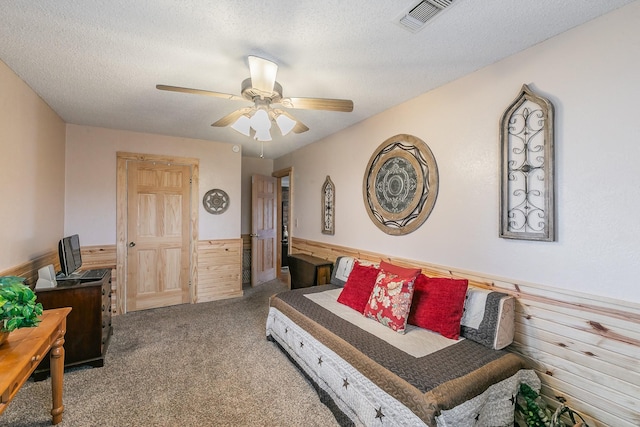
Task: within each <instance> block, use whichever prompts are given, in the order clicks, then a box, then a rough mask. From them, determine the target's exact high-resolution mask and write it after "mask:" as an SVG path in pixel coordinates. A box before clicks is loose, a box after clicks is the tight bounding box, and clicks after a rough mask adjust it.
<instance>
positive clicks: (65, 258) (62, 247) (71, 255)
mask: <svg viewBox="0 0 640 427" xmlns="http://www.w3.org/2000/svg"><path fill="white" fill-rule="evenodd" d="M58 255H59V257H60V267H61V269H62V274H64V275H65V276H69V275H71V274H72V273H73V272H75V271H76V270H78V269H79V268H80V267H81V266H82V256H81V254H80V238H79V237H78V235H77V234H74V235H72V236H67V237H65V238H63V239H62V240H60V243H58Z"/></svg>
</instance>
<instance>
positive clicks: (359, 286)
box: [338, 261, 380, 313]
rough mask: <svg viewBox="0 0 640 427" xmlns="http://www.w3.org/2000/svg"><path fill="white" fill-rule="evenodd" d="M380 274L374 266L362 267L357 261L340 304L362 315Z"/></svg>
mask: <svg viewBox="0 0 640 427" xmlns="http://www.w3.org/2000/svg"><path fill="white" fill-rule="evenodd" d="M379 272H380V270H379V269H378V268H377V267H375V266H373V265H361V264H360V263H359V262H358V261H356V262H355V264H354V265H353V269H352V270H351V273H349V277H348V278H347V282H346V283H345V284H344V288H343V289H342V292H340V296H339V297H338V302H339V303H341V304H344V305H347V306H349V307H351V308H353V309H354V310H358V311H359V312H360V313H362V312H363V311H364V307H365V306H366V305H367V302H368V301H369V296H370V295H371V291H373V286H374V285H375V284H376V277H378V273H379Z"/></svg>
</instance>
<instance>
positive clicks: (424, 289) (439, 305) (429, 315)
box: [409, 274, 469, 340]
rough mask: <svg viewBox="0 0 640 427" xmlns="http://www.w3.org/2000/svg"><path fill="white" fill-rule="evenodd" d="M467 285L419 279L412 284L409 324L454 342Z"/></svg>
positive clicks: (430, 278)
mask: <svg viewBox="0 0 640 427" xmlns="http://www.w3.org/2000/svg"><path fill="white" fill-rule="evenodd" d="M468 285H469V282H468V281H467V280H466V279H449V278H446V277H427V276H425V275H424V274H421V275H419V276H418V278H417V279H416V281H415V284H414V294H413V303H412V305H411V311H410V313H409V324H411V325H416V326H419V327H421V328H425V329H429V330H431V331H434V332H439V333H440V334H441V335H442V336H444V337H447V338H451V339H454V340H457V339H458V336H459V335H460V319H461V318H462V312H463V309H464V299H465V296H466V295H467V286H468Z"/></svg>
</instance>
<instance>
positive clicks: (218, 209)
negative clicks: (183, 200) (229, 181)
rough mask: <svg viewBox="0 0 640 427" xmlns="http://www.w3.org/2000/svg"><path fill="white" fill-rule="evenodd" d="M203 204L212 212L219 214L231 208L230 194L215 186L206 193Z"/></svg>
mask: <svg viewBox="0 0 640 427" xmlns="http://www.w3.org/2000/svg"><path fill="white" fill-rule="evenodd" d="M202 205H203V206H204V209H205V210H206V211H207V212H209V213H210V214H214V215H219V214H221V213H224V212H225V211H226V210H227V209H228V208H229V195H228V194H227V193H226V192H225V191H223V190H220V189H219V188H214V189H213V190H209V191H207V192H206V193H205V194H204V197H203V198H202Z"/></svg>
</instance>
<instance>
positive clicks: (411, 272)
mask: <svg viewBox="0 0 640 427" xmlns="http://www.w3.org/2000/svg"><path fill="white" fill-rule="evenodd" d="M380 270H384V271H386V272H388V273H391V274H395V275H396V276H400V277H416V276H418V274H420V273H422V270H421V269H419V268H407V267H400V266H399V265H394V264H391V263H390V262H386V261H380Z"/></svg>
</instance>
